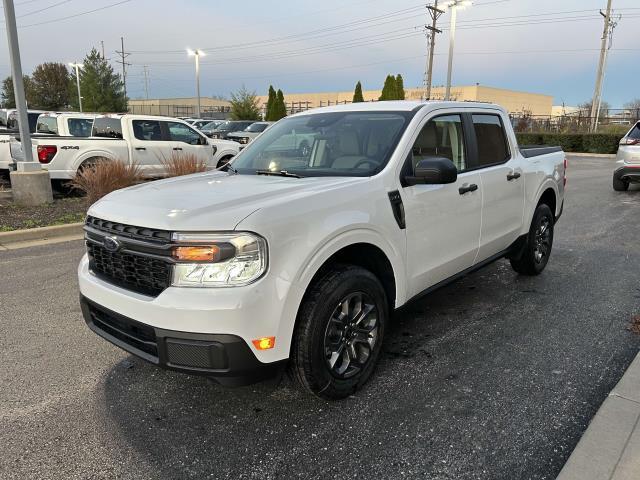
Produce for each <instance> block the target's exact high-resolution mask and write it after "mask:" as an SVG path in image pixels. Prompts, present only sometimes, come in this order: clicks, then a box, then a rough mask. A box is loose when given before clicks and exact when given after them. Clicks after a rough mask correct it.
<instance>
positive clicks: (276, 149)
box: [233, 112, 414, 177]
mask: <svg viewBox="0 0 640 480" xmlns="http://www.w3.org/2000/svg"><path fill="white" fill-rule="evenodd" d="M413 115H414V112H334V113H318V114H311V115H304V116H294V117H288V118H285V119H283V120H281V121H280V122H278V123H276V124H275V125H273V126H271V127H270V128H268V129H267V130H265V132H264V133H262V134H261V135H259V136H258V137H257V138H256V140H254V141H253V142H251V143H250V144H249V146H248V147H247V148H246V149H245V150H244V151H243V152H242V153H241V154H240V155H239V156H238V157H236V159H235V160H234V161H233V167H234V169H236V170H237V171H238V172H239V173H248V174H252V173H255V172H256V170H267V171H272V172H280V171H282V170H286V171H287V172H289V173H294V174H296V175H300V176H345V177H354V176H358V177H361V176H370V175H374V174H376V173H378V172H379V171H380V170H382V168H384V166H385V165H386V164H387V162H388V161H389V158H390V157H391V154H392V153H393V151H394V150H395V148H396V145H397V143H398V141H399V139H400V137H401V136H402V133H403V132H404V130H405V128H406V126H407V124H408V123H409V120H411V117H412V116H413Z"/></svg>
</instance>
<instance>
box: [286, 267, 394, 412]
mask: <svg viewBox="0 0 640 480" xmlns="http://www.w3.org/2000/svg"><path fill="white" fill-rule="evenodd" d="M388 318H389V306H388V303H387V297H386V294H385V291H384V288H383V287H382V284H381V283H380V281H379V280H378V278H377V277H376V276H375V275H373V274H372V273H371V272H369V271H368V270H365V269H364V268H361V267H357V266H352V265H337V266H335V267H333V268H332V269H331V270H329V271H328V272H326V273H325V274H324V275H323V276H322V277H321V278H320V279H318V280H317V281H316V282H315V283H314V284H312V285H311V286H310V287H309V289H308V290H307V293H306V295H305V298H304V300H303V302H302V305H301V307H300V311H299V313H298V325H297V327H296V330H295V332H294V336H293V346H292V354H291V363H290V369H291V372H292V374H293V377H294V378H295V379H296V380H297V382H298V383H299V384H300V386H301V387H302V388H304V389H305V390H307V391H309V392H311V393H313V394H314V395H317V396H319V397H322V398H326V399H330V400H336V399H341V398H345V397H348V396H349V395H351V394H353V393H354V392H355V391H356V390H357V389H358V388H360V387H361V386H362V385H363V384H364V383H365V382H366V381H367V380H368V378H369V377H370V376H371V373H372V372H373V370H374V368H375V366H376V363H377V361H378V357H379V356H380V351H381V349H382V340H383V338H384V331H385V326H386V322H387V319H388Z"/></svg>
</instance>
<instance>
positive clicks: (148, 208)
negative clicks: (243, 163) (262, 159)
mask: <svg viewBox="0 0 640 480" xmlns="http://www.w3.org/2000/svg"><path fill="white" fill-rule="evenodd" d="M368 180H369V178H368V177H306V178H290V177H275V176H266V175H234V174H229V173H226V172H211V173H204V174H195V175H188V176H184V177H177V178H171V179H166V180H158V181H154V182H148V183H145V184H142V185H137V186H134V187H130V188H126V189H123V190H118V191H116V192H113V193H110V194H109V195H107V196H106V197H104V198H103V199H102V200H99V201H98V202H96V203H95V204H93V205H92V206H91V208H90V209H89V212H88V214H89V215H91V216H93V217H98V218H101V219H105V220H110V221H113V222H118V223H124V224H128V225H135V226H141V227H148V228H156V229H161V230H172V231H177V230H183V231H219V230H233V229H235V227H236V226H237V225H238V224H239V223H240V222H241V221H242V220H243V219H245V218H246V217H248V216H249V215H251V214H252V213H254V212H256V211H257V210H260V209H261V208H265V207H268V206H273V205H277V204H278V203H284V202H299V201H300V200H302V199H304V198H305V197H308V196H313V195H318V194H326V195H331V194H332V193H331V192H332V191H333V190H335V189H340V188H345V187H347V186H349V185H352V184H354V183H360V182H365V181H368ZM314 202H315V201H314ZM311 203H312V202H309V208H310V209H311V208H313V205H312V204H311Z"/></svg>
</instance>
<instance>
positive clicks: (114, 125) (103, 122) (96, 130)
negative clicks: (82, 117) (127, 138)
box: [91, 117, 122, 138]
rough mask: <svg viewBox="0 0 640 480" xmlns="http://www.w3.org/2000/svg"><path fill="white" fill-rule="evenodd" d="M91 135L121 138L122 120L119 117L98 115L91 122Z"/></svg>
mask: <svg viewBox="0 0 640 480" xmlns="http://www.w3.org/2000/svg"><path fill="white" fill-rule="evenodd" d="M91 135H92V136H93V137H104V138H122V122H121V120H120V119H119V118H111V117H99V118H96V119H95V120H94V122H93V129H92V131H91Z"/></svg>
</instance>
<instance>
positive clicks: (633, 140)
mask: <svg viewBox="0 0 640 480" xmlns="http://www.w3.org/2000/svg"><path fill="white" fill-rule="evenodd" d="M639 143H640V138H628V137H625V138H623V139H622V140H620V145H638V144H639Z"/></svg>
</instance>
